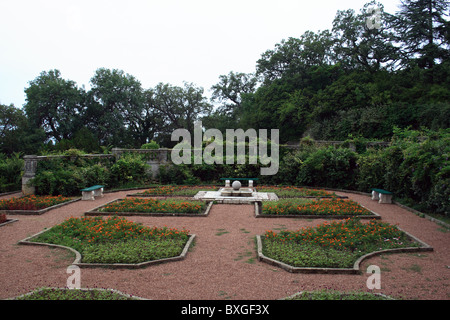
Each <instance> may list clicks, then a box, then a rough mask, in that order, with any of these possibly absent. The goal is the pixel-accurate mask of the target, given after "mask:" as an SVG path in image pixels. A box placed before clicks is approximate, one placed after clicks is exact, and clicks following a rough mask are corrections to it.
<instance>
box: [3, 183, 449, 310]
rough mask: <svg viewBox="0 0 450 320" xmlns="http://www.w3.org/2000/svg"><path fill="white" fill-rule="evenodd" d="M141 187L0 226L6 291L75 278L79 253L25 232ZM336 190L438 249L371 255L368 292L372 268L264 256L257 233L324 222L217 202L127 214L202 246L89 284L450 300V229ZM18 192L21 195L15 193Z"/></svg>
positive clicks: (230, 294) (195, 294)
mask: <svg viewBox="0 0 450 320" xmlns="http://www.w3.org/2000/svg"><path fill="white" fill-rule="evenodd" d="M142 191H143V190H142ZM135 192H136V190H134V191H120V192H113V193H105V195H104V197H103V198H99V199H96V200H95V201H77V202H74V203H71V204H68V205H66V206H64V207H60V208H56V209H53V210H50V211H48V212H46V213H45V214H43V215H39V216H22V215H21V216H14V217H12V216H10V217H8V218H14V219H18V220H19V221H17V222H14V223H10V224H8V225H6V226H3V227H1V229H0V299H6V298H11V297H14V296H18V295H21V294H24V293H27V292H30V291H32V290H34V289H36V288H39V287H65V286H66V283H67V278H68V274H67V268H68V267H69V266H70V265H71V263H72V262H73V255H72V254H71V253H70V252H69V251H68V250H64V249H59V248H53V249H51V248H49V247H44V246H42V247H41V246H19V245H17V243H18V242H19V241H20V240H23V239H25V238H27V237H29V236H31V235H33V234H36V233H38V232H40V231H42V230H44V228H50V227H52V226H54V225H57V224H59V223H61V222H63V221H64V220H66V219H68V218H70V217H81V216H82V215H83V214H84V212H87V211H89V210H91V209H93V208H95V207H97V206H99V205H102V204H106V203H108V202H110V201H112V200H114V199H119V198H125V197H126V196H127V194H130V193H135ZM336 193H337V194H338V195H345V196H348V197H349V199H352V200H354V201H357V202H358V203H360V204H362V205H363V206H365V207H367V208H368V209H370V210H372V211H374V212H376V213H378V214H379V215H381V217H382V220H383V221H386V222H388V223H391V224H396V225H398V226H399V227H400V228H401V229H402V230H405V231H407V232H408V233H410V234H412V235H414V236H416V237H417V238H419V239H421V240H422V241H424V242H426V243H427V244H429V245H430V246H432V247H433V249H434V250H433V251H432V252H426V253H420V254H419V253H415V254H414V253H398V254H391V255H381V256H376V257H372V258H370V259H368V260H366V261H364V262H363V264H362V267H361V270H367V269H368V267H369V266H370V265H376V266H379V267H380V269H381V289H374V290H369V289H368V288H367V286H366V281H367V279H368V277H369V276H370V275H369V274H367V273H365V272H361V274H357V275H345V274H333V275H330V274H293V273H289V272H286V271H284V270H282V269H280V268H277V267H275V266H271V265H268V264H266V263H264V262H259V261H258V260H257V259H256V247H255V241H254V238H255V236H256V235H262V234H264V233H265V232H266V231H267V230H273V231H275V232H277V231H279V230H298V229H301V228H302V227H308V226H316V225H318V224H320V223H323V222H324V221H325V220H323V219H293V218H277V219H256V218H255V215H254V207H253V206H252V205H249V204H240V205H232V204H214V205H213V206H212V208H211V211H210V214H209V216H208V217H198V218H193V217H180V216H178V217H141V216H133V217H127V219H128V220H131V221H134V222H138V223H142V224H143V225H145V226H150V227H153V226H156V227H164V226H168V227H171V228H177V229H183V228H186V229H188V230H189V231H190V233H191V234H196V242H195V245H194V246H193V247H192V248H191V249H190V250H189V252H188V254H187V256H186V259H184V260H182V261H177V262H171V263H165V264H160V265H152V266H149V267H146V268H142V269H134V270H129V269H109V268H82V269H81V287H83V288H111V289H116V290H119V291H121V292H124V293H126V294H132V295H135V296H139V297H143V298H146V299H153V300H230V299H231V300H276V299H281V298H285V297H287V296H290V295H293V294H295V293H297V292H299V291H310V290H317V289H333V290H339V291H354V290H362V291H370V292H376V293H383V294H386V295H390V296H394V297H400V298H406V299H439V300H448V299H449V298H450V289H449V288H450V269H449V268H448V266H449V265H450V246H449V245H448V244H449V243H450V232H448V231H446V230H445V229H444V228H443V227H441V226H439V225H438V224H436V223H434V222H432V221H429V220H428V219H424V218H421V217H419V216H417V215H415V214H413V213H411V212H409V211H407V210H406V209H403V208H401V207H399V206H397V205H395V204H379V203H378V202H376V201H372V200H371V198H370V196H366V195H359V194H353V193H343V192H336ZM12 196H17V195H9V196H7V197H12ZM231 304H232V303H230V305H231ZM249 305H250V304H249ZM184 307H187V304H186V305H184ZM261 308H262V304H261ZM180 311H181V309H180ZM216 311H217V310H216Z"/></svg>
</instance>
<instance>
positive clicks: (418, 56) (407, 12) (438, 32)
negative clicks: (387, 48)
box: [396, 0, 450, 69]
mask: <svg viewBox="0 0 450 320" xmlns="http://www.w3.org/2000/svg"><path fill="white" fill-rule="evenodd" d="M448 9H449V1H448V0H402V1H401V6H400V11H399V12H398V13H397V23H396V31H397V35H398V39H399V41H400V42H401V43H402V53H403V57H404V64H405V65H412V64H417V66H419V67H420V68H422V69H432V68H433V67H434V66H435V64H437V63H440V62H442V61H444V60H445V59H448V58H449V57H450V54H449V45H450V42H449V27H450V25H449V21H448V20H447V18H448V16H449V14H448Z"/></svg>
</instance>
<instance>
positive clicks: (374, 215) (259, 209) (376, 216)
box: [255, 202, 381, 220]
mask: <svg viewBox="0 0 450 320" xmlns="http://www.w3.org/2000/svg"><path fill="white" fill-rule="evenodd" d="M360 206H361V207H363V208H364V209H366V210H368V211H370V212H371V213H372V214H370V215H319V214H316V215H312V214H308V215H302V214H285V215H273V214H272V215H271V214H262V202H255V218H298V219H348V218H360V219H377V220H380V219H381V216H380V215H379V214H378V213H376V212H373V211H372V210H369V209H367V208H366V207H365V206H363V205H361V204H360Z"/></svg>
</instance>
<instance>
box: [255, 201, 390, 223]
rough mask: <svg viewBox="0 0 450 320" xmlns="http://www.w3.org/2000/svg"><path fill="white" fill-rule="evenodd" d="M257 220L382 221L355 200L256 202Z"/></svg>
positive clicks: (378, 216)
mask: <svg viewBox="0 0 450 320" xmlns="http://www.w3.org/2000/svg"><path fill="white" fill-rule="evenodd" d="M255 217H257V218H304V219H314V218H320V219H346V218H355V217H358V218H362V219H381V217H380V215H378V214H377V213H375V212H373V211H370V210H368V209H367V208H365V207H364V206H362V205H360V204H359V203H357V202H355V201H353V200H345V199H338V198H332V199H318V200H315V199H281V200H278V201H266V202H261V201H258V202H255Z"/></svg>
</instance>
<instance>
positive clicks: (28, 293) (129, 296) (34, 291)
mask: <svg viewBox="0 0 450 320" xmlns="http://www.w3.org/2000/svg"><path fill="white" fill-rule="evenodd" d="M45 289H54V290H79V291H109V292H112V293H115V294H118V295H121V296H123V297H126V298H131V299H136V300H150V299H147V298H142V297H138V296H133V295H131V294H127V293H123V292H121V291H119V290H116V289H104V288H80V289H69V288H52V287H43V288H38V289H36V290H33V291H31V292H27V293H24V294H21V295H20V296H16V297H12V298H7V299H5V300H17V299H18V298H24V297H27V296H31V295H33V294H35V293H39V292H41V291H43V290H45Z"/></svg>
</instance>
